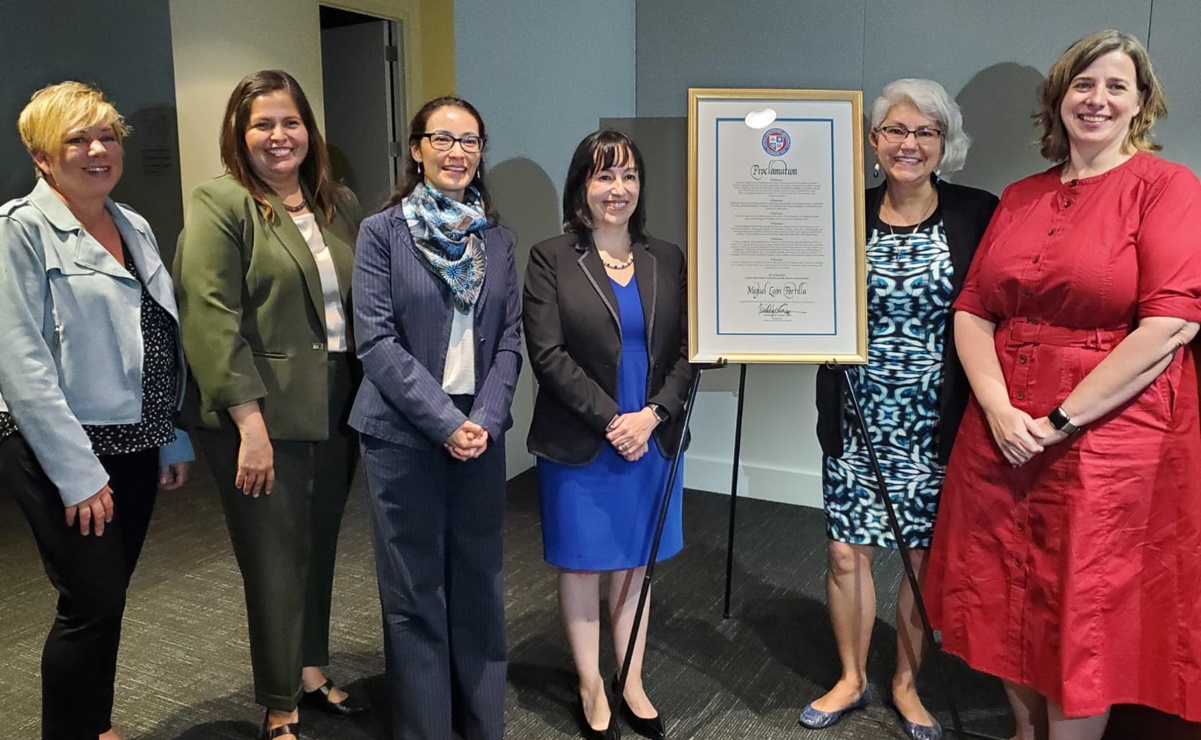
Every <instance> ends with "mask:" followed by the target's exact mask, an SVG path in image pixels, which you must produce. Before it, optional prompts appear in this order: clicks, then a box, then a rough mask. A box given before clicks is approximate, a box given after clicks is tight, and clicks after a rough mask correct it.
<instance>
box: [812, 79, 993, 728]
mask: <svg viewBox="0 0 1201 740" xmlns="http://www.w3.org/2000/svg"><path fill="white" fill-rule="evenodd" d="M868 138H869V140H870V142H871V145H872V148H873V149H874V150H875V154H876V160H877V162H878V163H877V165H876V168H875V174H876V176H879V175H880V173H883V174H884V183H883V184H882V185H880V186H878V187H875V188H872V189H870V190H868V191H867V194H866V200H865V203H866V210H867V214H868V215H867V232H868V243H867V263H868V327H869V329H868V331H869V345H868V363H867V365H862V366H858V367H854V368H852V369H851V372H850V374H851V382H852V383H853V384H854V388H853V390H854V392H855V393H856V394H857V397H858V399H859V400H860V403H861V404H862V406H863V412H864V415H865V416H866V417H867V426H868V428H869V431H870V432H871V435H872V444H873V445H874V447H875V448H876V451H877V454H878V455H879V459H880V466H881V468H882V471H883V473H884V480H885V484H886V485H887V487H888V495H889V497H890V498H891V500H892V502H893V505H894V506H895V507H896V510H897V516H898V518H899V519H900V524H901V529H902V532H903V533H904V535H905V540H906V542H905V544H906V545H907V546H908V547H909V548H910V551H909V552H910V558H911V562H912V563H913V567H914V570H915V572H916V573H918V574H919V578H920V577H921V574H922V573H923V572H924V567H923V566H924V563H925V556H926V552H927V550H928V548H929V547H930V535H931V533H932V531H933V528H934V515H935V512H936V511H937V509H938V496H939V493H940V492H941V490H942V481H943V474H944V473H945V471H946V468H945V465H946V461H947V459H948V458H949V457H950V452H951V444H952V443H953V442H954V441H955V432H956V430H957V429H958V427H959V420H960V418H962V416H963V411H964V409H965V407H966V406H967V395H968V386H967V379H966V378H965V377H964V374H963V368H962V367H961V366H960V365H959V362H958V359H957V358H956V355H955V349H954V343H953V337H952V336H951V329H952V322H951V321H949V318H950V307H951V302H952V301H953V300H954V298H955V296H956V294H957V293H958V292H959V287H960V286H961V285H962V284H963V278H964V276H965V275H966V274H967V268H968V265H969V264H971V260H972V255H973V254H974V253H975V251H976V245H977V244H978V243H979V242H980V237H981V236H982V235H983V233H984V230H985V228H986V227H987V226H988V222H989V219H990V218H991V217H992V212H993V210H994V209H995V208H996V205H997V198H996V196H994V195H992V194H991V193H986V192H984V191H983V190H977V189H975V188H968V187H963V186H961V185H952V184H951V183H948V182H945V181H943V180H940V179H939V177H938V173H942V174H947V173H950V172H954V171H956V170H958V169H959V168H960V167H962V166H963V162H964V159H965V157H966V156H967V150H968V146H969V144H970V139H969V138H968V136H967V134H966V133H964V131H963V125H962V116H961V115H960V112H959V106H958V105H956V104H955V101H953V100H952V99H951V98H950V96H949V95H947V92H946V90H944V89H943V87H942V85H939V84H938V83H937V82H934V81H932V80H919V79H903V80H897V81H895V82H892V83H890V84H889V85H887V86H886V87H885V88H884V90H883V92H882V94H881V95H880V97H879V98H877V99H876V101H875V103H873V105H872V128H871V133H870V134H869V137H868ZM846 390H847V389H845V388H844V387H843V379H842V375H841V372H839V371H834V370H831V369H827V368H823V369H821V370H820V371H819V372H818V378H817V404H818V438H819V440H820V441H821V445H822V451H823V453H824V460H823V462H824V471H823V472H824V475H823V483H824V486H823V488H824V497H825V512H826V530H827V534H828V536H829V538H830V542H829V567H828V571H827V576H826V599H827V602H828V604H829V607H830V618H831V621H832V622H833V626H834V637H835V639H836V640H837V642H838V653H839V658H840V659H841V662H842V672H841V677H840V679H839V680H838V682H837V683H836V684H835V685H834V687H833V688H831V689H830V691H829V692H827V693H826V694H825V695H823V696H821V697H820V698H818V699H816V700H815V701H813V702H812V703H811V704H809V705H808V706H806V707H805V708H804V709H803V710H801V713H800V717H799V721H800V723H801V724H802V725H804V726H805V727H810V728H821V727H829V726H830V725H832V724H834V723H835V722H837V721H838V720H839V719H841V718H842V716H843V715H844V714H846V713H847V712H848V711H850V710H854V709H858V708H861V707H863V706H864V705H866V704H867V702H868V701H869V699H870V696H871V694H870V692H869V691H868V687H867V653H868V643H869V640H870V639H871V633H872V626H873V624H874V622H875V618H876V591H875V585H874V583H873V582H872V576H871V563H872V557H873V555H874V553H875V550H876V548H878V547H886V548H895V547H896V546H897V544H896V541H895V539H894V538H893V535H892V532H891V530H890V529H889V526H888V520H887V518H886V516H885V509H884V502H883V499H881V497H880V491H879V490H878V486H877V484H876V479H875V476H874V473H873V472H872V468H871V464H870V461H869V459H868V452H867V448H866V446H864V444H863V441H862V438H861V437H860V435H859V434H858V432H857V429H856V426H855V425H856V420H855V417H854V414H853V412H852V411H851V410H850V399H849V397H848V396H847V393H846ZM896 623H897V667H896V672H895V673H894V674H893V680H892V693H891V703H892V705H893V706H894V707H895V709H896V712H897V714H898V717H899V719H900V721H901V725H902V727H903V728H904V730H905V732H906V734H907V735H908V736H909V737H911V738H915V740H936V739H937V738H940V737H942V729H941V727H940V726H939V724H938V722H937V721H936V720H935V719H934V717H933V716H932V715H931V714H930V713H929V712H928V711H927V710H926V708H925V707H924V706H923V705H922V701H921V699H920V698H919V697H918V695H917V689H916V685H915V683H914V679H915V677H916V675H917V669H918V666H919V665H920V663H921V657H922V651H923V648H924V644H923V643H924V639H923V634H922V627H921V622H920V621H919V620H918V615H917V610H916V608H915V606H914V599H913V592H912V590H911V588H910V586H909V582H908V581H907V580H902V582H901V590H900V594H899V595H898V597H897V616H896Z"/></svg>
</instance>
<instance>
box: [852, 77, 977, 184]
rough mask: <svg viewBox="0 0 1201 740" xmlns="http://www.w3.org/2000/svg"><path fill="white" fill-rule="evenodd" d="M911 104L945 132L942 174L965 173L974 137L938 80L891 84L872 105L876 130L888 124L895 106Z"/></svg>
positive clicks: (940, 163) (895, 82) (904, 81)
mask: <svg viewBox="0 0 1201 740" xmlns="http://www.w3.org/2000/svg"><path fill="white" fill-rule="evenodd" d="M902 103H910V104H912V105H913V107H914V108H917V109H918V110H919V111H921V113H922V115H924V116H927V117H928V118H933V119H934V120H935V121H938V125H939V126H940V127H941V128H942V131H943V137H942V157H941V158H940V159H939V162H938V171H939V172H940V173H941V174H944V175H946V174H950V173H952V172H957V171H959V170H961V169H963V163H964V161H965V160H966V159H967V150H968V148H969V147H970V146H971V145H972V137H970V136H968V135H967V132H966V131H964V130H963V114H962V113H960V112H959V104H958V103H956V102H955V101H954V100H953V99H952V98H951V96H950V95H948V94H947V91H946V89H945V88H944V87H943V86H942V85H940V84H938V83H937V82H935V81H934V80H925V79H919V78H915V77H906V78H904V79H900V80H896V81H894V82H890V83H888V84H887V85H885V86H884V89H883V90H881V91H880V97H878V98H876V100H875V102H874V103H872V129H873V130H874V129H876V128H878V127H879V126H880V124H881V123H883V122H884V117H885V116H887V115H888V111H890V110H892V109H893V107H894V106H897V105H901V104H902Z"/></svg>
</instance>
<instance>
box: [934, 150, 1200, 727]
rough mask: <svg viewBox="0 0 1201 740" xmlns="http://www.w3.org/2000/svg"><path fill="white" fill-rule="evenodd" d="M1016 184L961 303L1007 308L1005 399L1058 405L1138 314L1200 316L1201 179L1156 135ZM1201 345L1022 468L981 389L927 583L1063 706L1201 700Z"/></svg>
mask: <svg viewBox="0 0 1201 740" xmlns="http://www.w3.org/2000/svg"><path fill="white" fill-rule="evenodd" d="M1059 171H1060V168H1059V167H1055V168H1052V169H1051V170H1048V171H1047V172H1044V173H1042V174H1039V175H1034V176H1033V177H1029V178H1026V179H1025V180H1022V181H1020V182H1017V183H1015V184H1014V185H1012V186H1010V187H1009V188H1008V189H1007V190H1006V191H1005V194H1004V195H1003V196H1002V198H1001V204H1000V206H999V207H998V209H997V212H996V215H995V216H994V217H993V221H992V224H991V225H990V226H989V229H988V232H987V233H986V234H985V236H984V240H983V242H982V244H981V245H980V249H979V251H978V252H977V254H976V258H975V261H974V262H973V263H972V267H971V270H970V272H969V273H968V276H967V279H966V282H965V284H964V286H963V291H962V293H961V294H960V296H959V298H958V300H957V301H956V303H955V308H956V309H957V310H960V311H967V312H969V313H972V314H975V315H977V316H980V317H982V318H985V319H987V320H989V321H991V322H994V323H995V324H996V335H995V337H996V339H995V346H996V351H997V357H998V358H999V359H1000V362H1001V368H1002V370H1003V371H1004V375H1005V381H1006V385H1007V387H1008V389H1009V399H1010V402H1011V403H1012V404H1013V405H1014V406H1015V407H1017V408H1019V409H1022V410H1024V411H1026V412H1027V413H1029V414H1030V415H1031V416H1033V417H1035V418H1038V417H1041V416H1046V415H1047V413H1049V412H1050V411H1051V410H1053V409H1054V408H1055V407H1056V406H1058V405H1059V403H1060V402H1061V401H1063V399H1064V398H1066V397H1067V395H1068V393H1070V392H1071V391H1072V389H1073V388H1075V387H1076V385H1077V384H1079V383H1080V381H1081V379H1082V378H1083V377H1084V376H1085V375H1086V374H1087V373H1088V372H1089V371H1091V370H1092V369H1093V368H1094V367H1096V365H1097V364H1098V363H1099V362H1100V361H1101V360H1102V359H1104V358H1105V356H1106V355H1107V354H1108V353H1109V351H1110V350H1111V349H1112V348H1113V347H1114V346H1116V345H1117V344H1118V343H1119V342H1120V341H1121V340H1122V339H1123V338H1124V337H1125V336H1126V334H1127V333H1128V332H1129V331H1132V330H1133V329H1134V327H1135V326H1136V325H1137V322H1138V320H1139V318H1141V317H1148V316H1172V317H1177V318H1184V319H1188V320H1190V321H1201V183H1199V182H1198V180H1197V177H1196V176H1195V175H1194V174H1193V173H1192V172H1190V171H1189V170H1188V169H1186V168H1184V167H1182V166H1180V165H1177V164H1173V163H1170V162H1167V161H1165V160H1162V159H1160V158H1158V157H1155V156H1153V155H1150V154H1146V153H1139V154H1136V155H1135V156H1134V157H1133V158H1131V159H1129V160H1128V161H1126V162H1125V163H1123V164H1122V165H1120V166H1118V167H1115V168H1114V169H1112V170H1110V171H1109V172H1106V173H1104V174H1102V175H1099V176H1097V177H1090V178H1086V179H1081V180H1073V181H1071V182H1067V183H1061V182H1060V176H1059ZM1193 349H1195V348H1189V347H1186V348H1182V349H1181V350H1179V351H1178V352H1177V353H1176V355H1175V357H1174V358H1173V359H1172V362H1171V364H1170V365H1169V366H1168V368H1167V369H1166V370H1165V371H1164V372H1163V373H1162V374H1161V375H1160V376H1159V377H1158V378H1156V379H1155V380H1154V381H1153V382H1152V383H1151V384H1150V385H1149V386H1148V387H1147V388H1146V389H1145V390H1144V391H1142V392H1141V393H1139V394H1138V395H1137V396H1135V397H1134V398H1133V399H1131V400H1130V401H1129V402H1127V403H1125V404H1123V405H1121V406H1119V407H1118V408H1116V409H1115V410H1113V411H1112V412H1110V413H1109V414H1107V415H1106V416H1104V417H1102V418H1101V419H1098V420H1097V421H1095V422H1093V423H1091V424H1089V425H1087V426H1086V427H1085V428H1084V429H1083V430H1082V431H1080V432H1079V433H1077V434H1076V435H1074V436H1072V437H1070V438H1068V439H1067V440H1065V441H1063V442H1060V443H1059V444H1057V445H1054V446H1052V447H1050V448H1049V449H1047V450H1046V451H1045V452H1043V453H1041V454H1040V455H1037V456H1035V458H1034V459H1033V460H1032V461H1031V462H1029V463H1026V464H1025V465H1023V466H1021V467H1019V468H1016V469H1015V468H1013V467H1012V466H1010V465H1009V464H1008V463H1007V462H1006V461H1005V459H1004V457H1003V456H1002V454H1001V452H1000V450H999V449H998V447H997V445H996V443H995V442H994V441H993V438H992V434H991V432H990V431H989V427H988V423H987V421H986V419H985V417H984V413H983V411H982V410H981V408H980V405H979V403H977V402H976V399H975V398H973V399H972V400H971V402H970V404H969V406H968V410H967V414H966V415H965V417H964V420H963V425H962V426H961V427H960V429H959V436H958V437H957V438H956V443H955V448H954V451H953V452H952V455H951V459H950V463H949V465H948V469H947V477H946V484H945V487H944V489H943V495H942V503H941V506H940V509H939V514H938V520H937V523H936V525H935V530H934V540H933V543H932V546H931V552H930V568H929V572H928V576H927V581H926V585H925V592H926V598H927V599H928V604H929V607H930V613H931V616H932V619H933V621H934V624H935V626H936V627H937V628H938V629H941V630H942V632H943V647H944V649H945V650H947V651H948V652H951V653H954V654H955V655H958V656H960V657H962V658H963V659H964V660H966V661H967V662H968V664H969V665H971V666H972V667H974V668H976V669H978V670H981V671H985V672H987V673H991V674H993V675H996V676H999V677H1001V678H1003V679H1005V680H1008V681H1011V682H1014V683H1018V684H1024V685H1026V686H1030V687H1033V688H1034V689H1035V690H1036V691H1038V692H1039V693H1040V694H1042V695H1044V696H1046V697H1048V698H1050V699H1051V700H1052V701H1054V702H1056V703H1058V704H1059V705H1060V706H1062V707H1063V710H1064V712H1065V713H1066V714H1067V715H1068V716H1074V717H1080V716H1091V715H1096V714H1100V713H1102V712H1104V711H1105V709H1106V708H1108V707H1109V706H1110V705H1113V704H1118V703H1133V704H1143V705H1148V706H1152V707H1155V708H1158V709H1161V710H1163V711H1166V712H1170V713H1172V714H1176V715H1180V716H1183V717H1185V718H1186V719H1189V720H1193V721H1199V720H1201V426H1199V423H1198V393H1197V373H1196V368H1195V364H1194V356H1193Z"/></svg>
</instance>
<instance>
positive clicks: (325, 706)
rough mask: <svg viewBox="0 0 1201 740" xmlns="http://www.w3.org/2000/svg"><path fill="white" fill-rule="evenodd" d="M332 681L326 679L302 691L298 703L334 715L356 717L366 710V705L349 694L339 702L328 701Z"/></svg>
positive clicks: (332, 684)
mask: <svg viewBox="0 0 1201 740" xmlns="http://www.w3.org/2000/svg"><path fill="white" fill-rule="evenodd" d="M333 688H334V682H333V681H326V682H325V683H323V684H321V685H320V686H318V687H317V688H316V689H314V690H312V691H306V692H304V695H303V696H301V697H300V703H301V704H303V705H304V706H306V707H312V708H313V709H320V710H321V711H323V712H325V713H326V714H332V715H334V716H335V717H357V716H359V715H360V714H363V713H365V712H366V711H367V707H366V706H363V705H362V704H358V703H356V702H354V701H353V700H352V699H351V697H350V694H347V695H346V698H345V699H343V700H342V701H340V702H337V703H335V702H333V701H330V698H329V692H330V691H331V690H333Z"/></svg>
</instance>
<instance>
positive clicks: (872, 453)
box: [830, 363, 988, 738]
mask: <svg viewBox="0 0 1201 740" xmlns="http://www.w3.org/2000/svg"><path fill="white" fill-rule="evenodd" d="M830 367H834V368H836V369H838V370H841V371H842V378H843V382H844V383H845V384H846V386H845V387H846V389H847V396H848V397H849V398H850V399H851V408H853V409H854V410H855V418H856V419H857V420H858V422H859V424H858V426H859V434H860V436H862V438H863V446H864V447H865V448H866V449H867V456H868V458H869V459H870V460H871V463H872V472H874V473H875V474H876V486H877V487H878V491H879V496H880V499H881V500H882V501H883V502H884V510H885V512H887V514H888V525H889V528H890V529H892V536H893V539H894V540H896V543H897V551H898V552H899V553H900V555H901V565H902V566H903V567H904V568H905V578H907V579H908V580H909V587H910V589H912V591H913V603H914V605H915V606H917V615H918V618H919V619H921V622H922V631H923V632H924V633H925V636H926V646H927V647H929V648H933V647H934V646H935V645H936V644H937V643H935V642H934V628H933V627H931V626H930V615H929V614H928V613H927V612H926V600H925V599H924V598H922V589H921V584H920V583H919V582H918V580H917V573H916V572H915V571H914V570H913V563H911V562H909V546H908V545H906V544H905V533H904V532H903V531H902V530H901V522H900V520H899V519H897V510H896V508H895V507H894V506H893V505H892V499H891V498H890V497H889V495H888V485H887V484H886V483H885V482H884V472H883V471H882V470H881V468H880V459H879V458H878V457H876V446H875V445H874V444H872V438H871V435H870V434H869V433H868V430H867V417H866V416H864V414H863V408H862V407H861V406H860V405H859V394H858V393H856V391H855V385H854V383H853V382H852V381H851V373H850V371H849V369H848V368H847V367H846V366H845V365H839V364H837V363H831V365H830ZM935 666H936V667H937V669H938V680H939V683H940V684H942V690H943V695H944V696H945V697H946V700H947V706H948V707H949V708H950V710H951V724H952V726H953V727H954V728H955V734H956V735H958V736H959V737H961V738H964V737H967V733H965V732H964V731H963V721H962V720H961V719H960V718H959V706H958V705H957V704H956V703H955V692H953V691H951V683H950V681H948V680H947V673H946V669H944V668H943V665H942V662H941V661H935ZM976 737H988V736H987V735H976Z"/></svg>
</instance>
